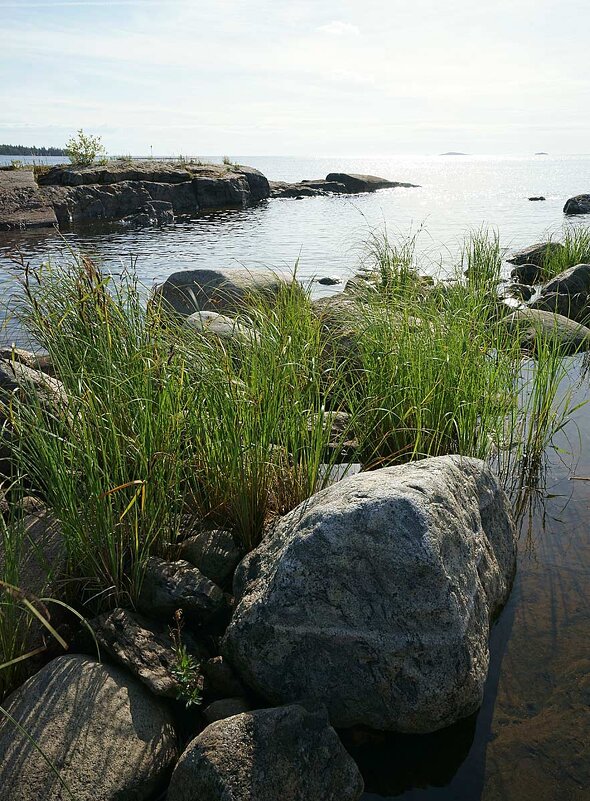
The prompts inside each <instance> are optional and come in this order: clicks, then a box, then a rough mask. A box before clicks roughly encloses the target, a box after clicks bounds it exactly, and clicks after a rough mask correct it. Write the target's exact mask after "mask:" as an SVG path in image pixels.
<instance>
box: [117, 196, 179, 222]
mask: <svg viewBox="0 0 590 801" xmlns="http://www.w3.org/2000/svg"><path fill="white" fill-rule="evenodd" d="M119 222H120V224H121V225H125V226H127V227H133V228H145V227H148V226H153V225H170V224H172V223H173V222H174V211H173V208H172V203H169V202H168V201H165V200H152V201H150V202H149V203H146V205H145V206H143V208H142V209H140V211H139V212H137V214H130V215H129V216H128V217H123V219H122V220H120V221H119Z"/></svg>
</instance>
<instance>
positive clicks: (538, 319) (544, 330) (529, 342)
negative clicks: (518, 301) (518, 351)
mask: <svg viewBox="0 0 590 801" xmlns="http://www.w3.org/2000/svg"><path fill="white" fill-rule="evenodd" d="M505 325H507V326H508V328H509V329H510V330H511V331H512V332H513V333H514V334H515V335H517V336H518V337H519V340H520V343H521V345H522V346H523V347H524V348H527V349H529V350H532V351H534V350H535V349H536V348H538V346H539V342H540V341H546V342H549V341H553V342H554V341H557V342H559V344H560V347H561V350H562V352H563V353H580V352H582V351H585V350H588V349H589V348H590V329H589V328H586V326H584V325H581V324H580V323H576V322H575V321H574V320H570V319H569V318H568V317H563V316H562V315H560V314H555V313H554V312H548V311H543V310H541V309H530V308H529V309H518V311H515V312H514V313H513V314H510V315H509V316H508V317H506V319H505Z"/></svg>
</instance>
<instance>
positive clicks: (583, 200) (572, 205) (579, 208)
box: [563, 195, 590, 214]
mask: <svg viewBox="0 0 590 801" xmlns="http://www.w3.org/2000/svg"><path fill="white" fill-rule="evenodd" d="M563 212H564V214H590V195H576V196H575V197H570V198H569V200H567V201H566V204H565V206H564V207H563Z"/></svg>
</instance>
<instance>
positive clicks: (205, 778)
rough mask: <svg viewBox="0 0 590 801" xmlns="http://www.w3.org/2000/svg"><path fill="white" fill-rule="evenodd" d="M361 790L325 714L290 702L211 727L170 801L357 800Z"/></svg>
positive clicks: (184, 759) (185, 759)
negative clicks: (287, 704)
mask: <svg viewBox="0 0 590 801" xmlns="http://www.w3.org/2000/svg"><path fill="white" fill-rule="evenodd" d="M362 792H363V780H362V778H361V775H360V773H359V770H358V768H357V766H356V765H355V763H354V762H353V760H352V759H351V757H350V756H349V755H348V754H347V752H346V751H345V749H344V746H343V745H342V744H341V742H340V740H339V739H338V736H337V734H336V732H335V731H334V729H333V728H332V727H331V726H330V725H329V724H328V720H327V718H326V715H325V712H322V711H315V712H308V711H307V710H306V709H304V708H303V707H301V706H297V705H292V706H285V707H279V708H278V709H259V710H257V711H254V712H245V713H242V714H240V715H234V716H233V717H230V718H226V719H224V720H219V721H217V722H215V723H212V724H211V725H210V726H207V728H206V729H205V730H204V731H202V732H201V734H199V736H198V737H196V738H195V739H194V740H193V741H192V742H191V743H190V744H189V746H188V748H187V749H186V751H185V752H184V754H183V755H182V756H181V758H180V760H179V762H178V764H177V766H176V768H175V770H174V773H173V774H172V780H171V782H170V787H169V789H168V801H277V799H279V798H280V799H282V801H356V799H358V798H360V796H361V794H362Z"/></svg>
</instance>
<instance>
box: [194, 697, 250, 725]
mask: <svg viewBox="0 0 590 801" xmlns="http://www.w3.org/2000/svg"><path fill="white" fill-rule="evenodd" d="M250 709H251V707H250V704H249V703H248V702H247V701H246V699H245V698H220V699H219V700H218V701H213V703H211V704H209V706H207V707H205V709H204V710H203V717H204V718H205V720H206V721H207V723H214V722H215V721H216V720H225V718H231V717H233V716H234V715H241V714H242V712H249V711H250Z"/></svg>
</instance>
